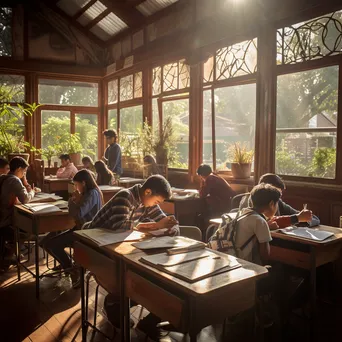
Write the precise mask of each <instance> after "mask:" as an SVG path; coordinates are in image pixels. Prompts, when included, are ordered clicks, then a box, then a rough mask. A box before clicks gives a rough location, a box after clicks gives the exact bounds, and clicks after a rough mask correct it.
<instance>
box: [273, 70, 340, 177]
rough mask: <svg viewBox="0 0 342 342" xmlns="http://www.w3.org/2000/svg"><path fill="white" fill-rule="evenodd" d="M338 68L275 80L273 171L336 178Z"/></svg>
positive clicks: (289, 75)
mask: <svg viewBox="0 0 342 342" xmlns="http://www.w3.org/2000/svg"><path fill="white" fill-rule="evenodd" d="M338 74H339V68H338V66H331V67H327V68H321V69H315V70H309V71H303V72H298V73H294V74H288V75H282V76H279V77H278V93H277V151H276V172H277V173H280V174H284V175H294V176H307V177H324V178H334V177H335V163H336V135H337V111H338Z"/></svg>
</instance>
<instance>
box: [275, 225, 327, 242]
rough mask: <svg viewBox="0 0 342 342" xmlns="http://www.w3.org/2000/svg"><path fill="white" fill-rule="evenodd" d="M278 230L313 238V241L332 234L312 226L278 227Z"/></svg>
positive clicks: (321, 239) (300, 236) (322, 239)
mask: <svg viewBox="0 0 342 342" xmlns="http://www.w3.org/2000/svg"><path fill="white" fill-rule="evenodd" d="M279 232H281V233H284V234H286V235H292V236H297V237H299V238H303V239H308V240H313V241H324V240H325V239H328V238H330V237H331V236H333V235H334V233H331V232H326V231H324V230H317V229H312V228H301V227H299V228H293V227H289V228H284V229H279Z"/></svg>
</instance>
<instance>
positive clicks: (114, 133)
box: [103, 129, 118, 139]
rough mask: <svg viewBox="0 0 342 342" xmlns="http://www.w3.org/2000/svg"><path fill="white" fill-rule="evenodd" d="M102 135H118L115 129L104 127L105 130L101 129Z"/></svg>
mask: <svg viewBox="0 0 342 342" xmlns="http://www.w3.org/2000/svg"><path fill="white" fill-rule="evenodd" d="M103 135H104V136H105V137H106V138H115V139H116V138H117V137H118V135H117V133H116V130H115V129H106V130H105V131H103Z"/></svg>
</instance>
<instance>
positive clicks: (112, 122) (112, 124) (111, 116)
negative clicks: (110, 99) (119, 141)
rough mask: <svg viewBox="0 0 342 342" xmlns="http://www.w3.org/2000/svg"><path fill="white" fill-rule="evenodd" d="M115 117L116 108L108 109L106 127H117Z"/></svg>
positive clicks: (116, 114) (116, 113) (116, 115)
mask: <svg viewBox="0 0 342 342" xmlns="http://www.w3.org/2000/svg"><path fill="white" fill-rule="evenodd" d="M117 117H118V111H117V109H110V110H109V111H108V129H115V130H117V129H118V126H117V124H118V121H117Z"/></svg>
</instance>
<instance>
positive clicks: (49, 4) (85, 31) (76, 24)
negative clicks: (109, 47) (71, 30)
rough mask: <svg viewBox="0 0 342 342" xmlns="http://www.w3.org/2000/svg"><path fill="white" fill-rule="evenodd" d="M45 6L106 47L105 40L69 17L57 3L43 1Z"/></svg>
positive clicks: (99, 44)
mask: <svg viewBox="0 0 342 342" xmlns="http://www.w3.org/2000/svg"><path fill="white" fill-rule="evenodd" d="M43 3H44V4H45V6H47V7H48V8H50V9H51V10H52V11H54V12H55V13H57V14H58V15H59V16H60V17H62V18H63V19H64V20H65V21H66V22H67V23H68V24H69V25H70V26H73V27H75V28H77V29H78V30H79V31H80V32H82V33H83V34H84V35H85V36H86V37H88V38H89V39H90V40H92V41H93V42H94V43H96V44H97V45H98V46H100V47H104V42H103V40H101V39H100V38H98V37H97V36H96V35H95V34H94V33H92V32H90V31H88V30H86V29H85V28H84V27H83V26H82V25H81V24H80V23H79V22H78V21H77V20H73V19H72V18H71V17H69V16H68V15H67V14H66V13H65V12H64V11H63V10H61V9H60V8H59V7H58V6H57V5H56V4H54V3H51V2H50V1H48V0H45V1H43Z"/></svg>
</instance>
